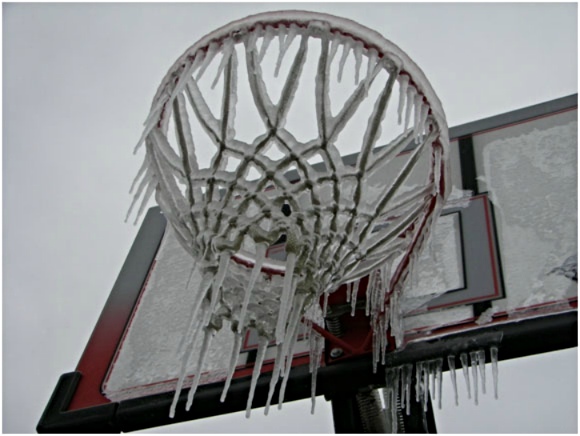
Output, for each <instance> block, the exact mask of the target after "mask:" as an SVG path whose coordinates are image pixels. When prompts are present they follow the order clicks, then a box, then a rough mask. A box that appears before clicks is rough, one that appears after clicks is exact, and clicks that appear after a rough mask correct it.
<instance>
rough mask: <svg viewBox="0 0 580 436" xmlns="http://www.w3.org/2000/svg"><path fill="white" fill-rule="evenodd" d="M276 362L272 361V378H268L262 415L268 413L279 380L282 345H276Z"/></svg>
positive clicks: (282, 358)
mask: <svg viewBox="0 0 580 436" xmlns="http://www.w3.org/2000/svg"><path fill="white" fill-rule="evenodd" d="M276 347H277V351H276V360H274V369H273V370H272V378H270V386H269V388H268V399H267V400H266V407H265V408H264V415H267V414H268V412H269V411H270V404H271V403H272V397H273V396H274V390H275V389H276V385H277V384H278V380H279V379H280V370H281V365H282V362H283V360H284V356H283V354H282V353H283V352H284V347H283V346H282V345H277V346H276Z"/></svg>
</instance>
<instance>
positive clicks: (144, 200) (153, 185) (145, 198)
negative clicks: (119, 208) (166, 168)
mask: <svg viewBox="0 0 580 436" xmlns="http://www.w3.org/2000/svg"><path fill="white" fill-rule="evenodd" d="M155 188H157V183H154V182H149V185H148V186H147V190H146V191H145V194H144V195H143V198H142V199H141V205H140V206H139V210H138V211H137V215H135V221H134V222H133V224H134V225H136V224H137V222H138V221H139V218H141V215H143V212H144V211H145V206H147V203H149V199H150V198H151V195H153V192H155ZM127 218H129V212H128V213H127Z"/></svg>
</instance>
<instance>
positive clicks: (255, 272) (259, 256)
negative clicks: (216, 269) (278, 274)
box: [237, 244, 268, 333]
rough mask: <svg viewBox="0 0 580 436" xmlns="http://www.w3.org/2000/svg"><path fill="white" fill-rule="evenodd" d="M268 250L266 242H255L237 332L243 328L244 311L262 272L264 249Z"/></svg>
mask: <svg viewBox="0 0 580 436" xmlns="http://www.w3.org/2000/svg"><path fill="white" fill-rule="evenodd" d="M267 250H268V246H267V245H266V244H257V245H256V261H255V263H254V268H253V269H252V273H251V274H250V280H248V285H247V286H246V292H245V293H244V301H243V302H242V310H241V311H240V319H239V322H238V328H237V331H238V333H241V332H242V330H243V329H244V322H245V320H246V313H247V311H248V304H249V302H250V297H251V296H252V291H253V290H254V287H255V286H256V281H257V280H258V277H259V276H260V273H261V272H262V265H263V263H264V259H265V258H266V251H267Z"/></svg>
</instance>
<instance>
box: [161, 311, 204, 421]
mask: <svg viewBox="0 0 580 436" xmlns="http://www.w3.org/2000/svg"><path fill="white" fill-rule="evenodd" d="M200 322H201V323H202V321H199V320H198V322H197V323H193V324H192V328H193V327H194V328H195V329H194V334H193V338H191V339H190V341H189V344H188V347H187V349H186V350H185V351H184V352H183V356H182V358H181V370H180V373H179V378H178V380H177V386H176V388H175V394H174V395H173V401H172V402H171V407H170V408H169V417H170V418H174V417H175V409H176V408H177V403H178V402H179V395H180V394H181V389H182V388H183V383H184V381H185V378H186V375H187V365H188V363H189V359H190V358H191V354H192V350H193V347H194V345H195V343H196V339H197V333H198V332H199V327H200V326H199V324H200ZM196 324H197V325H196ZM188 336H189V335H188ZM184 337H185V335H184Z"/></svg>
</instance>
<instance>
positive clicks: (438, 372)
mask: <svg viewBox="0 0 580 436" xmlns="http://www.w3.org/2000/svg"><path fill="white" fill-rule="evenodd" d="M435 376H436V377H437V401H438V403H437V406H438V407H439V410H441V408H442V407H443V401H442V400H443V398H442V396H443V359H442V358H440V359H437V360H436V361H435Z"/></svg>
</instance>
